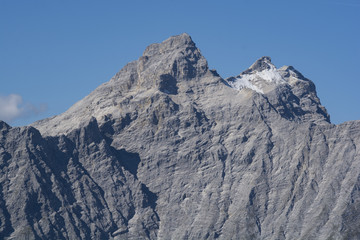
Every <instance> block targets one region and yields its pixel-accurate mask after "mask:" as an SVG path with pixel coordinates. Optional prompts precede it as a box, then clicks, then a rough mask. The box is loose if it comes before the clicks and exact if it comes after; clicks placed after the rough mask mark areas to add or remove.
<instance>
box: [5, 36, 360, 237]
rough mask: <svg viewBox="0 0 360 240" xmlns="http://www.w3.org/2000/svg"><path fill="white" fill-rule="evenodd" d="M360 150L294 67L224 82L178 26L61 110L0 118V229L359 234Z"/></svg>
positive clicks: (353, 127) (76, 233)
mask: <svg viewBox="0 0 360 240" xmlns="http://www.w3.org/2000/svg"><path fill="white" fill-rule="evenodd" d="M226 81H227V82H226ZM34 127H35V128H36V129H38V130H39V131H38V130H36V129H35V128H34ZM40 133H41V134H40ZM358 149H360V121H354V122H349V123H346V124H341V125H337V126H336V125H333V124H331V123H330V121H329V117H328V115H327V113H326V109H325V108H324V107H323V106H321V104H320V100H319V98H318V97H317V95H316V91H315V85H314V84H313V82H311V81H310V80H308V79H306V78H304V77H303V76H302V75H301V74H300V73H299V72H297V71H296V70H295V69H294V68H293V67H287V66H285V67H282V68H280V69H276V68H275V66H274V65H272V63H271V60H270V58H269V57H263V58H261V59H259V60H258V61H256V62H255V63H254V64H253V65H252V66H251V67H250V68H249V69H248V70H247V72H245V73H244V72H243V73H242V74H240V75H238V76H237V77H234V78H232V80H229V79H227V80H224V79H222V78H221V77H220V76H219V75H218V74H216V72H215V71H213V70H208V69H207V64H206V60H205V58H204V57H203V56H202V55H201V54H200V51H199V50H198V49H197V48H196V46H195V44H194V43H193V42H192V40H191V38H190V37H189V36H188V35H187V34H182V35H178V36H175V37H171V38H169V39H167V40H165V41H164V42H162V43H159V44H154V45H151V46H150V47H148V48H147V50H146V51H145V53H144V55H143V56H141V57H140V58H139V59H138V60H136V61H133V62H131V63H129V64H128V65H126V66H125V67H124V68H123V69H122V70H121V71H120V72H119V73H117V74H116V75H115V76H114V77H113V78H112V79H111V81H109V82H106V83H104V84H102V85H101V86H99V87H98V88H97V89H95V90H94V91H93V92H92V93H91V94H90V95H88V96H86V97H85V98H84V99H82V100H81V101H79V102H78V103H76V104H75V105H74V106H72V107H71V108H70V109H69V110H68V111H66V112H65V113H63V114H60V115H58V116H55V117H52V118H49V119H45V120H42V121H39V122H36V123H34V124H33V127H29V126H27V127H20V128H19V127H14V128H10V127H9V126H8V125H7V124H5V123H4V122H1V121H0V166H1V167H0V239H105V240H107V239H114V240H118V239H148V240H156V239H220V240H221V239H224V240H226V239H256V240H257V239H259V240H261V239H270V240H275V239H284V240H286V239H358V236H359V234H360V230H359V229H360V228H359V224H358V223H359V222H360V218H359V216H360V213H359V209H360V187H359V186H360V177H359V176H360V162H359V161H358V160H359V159H360V153H359V151H358Z"/></svg>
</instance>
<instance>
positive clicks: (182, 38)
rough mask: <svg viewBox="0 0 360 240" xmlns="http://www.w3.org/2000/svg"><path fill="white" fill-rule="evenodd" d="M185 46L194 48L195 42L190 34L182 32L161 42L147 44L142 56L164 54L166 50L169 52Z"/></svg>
mask: <svg viewBox="0 0 360 240" xmlns="http://www.w3.org/2000/svg"><path fill="white" fill-rule="evenodd" d="M186 48H196V45H195V43H194V42H193V40H192V39H191V37H190V35H189V34H187V33H183V34H180V35H176V36H172V37H170V38H168V39H166V40H165V41H163V42H162V43H154V44H151V45H149V46H148V47H147V48H146V49H145V51H144V53H143V56H153V55H157V54H164V53H166V52H171V51H174V50H177V49H186Z"/></svg>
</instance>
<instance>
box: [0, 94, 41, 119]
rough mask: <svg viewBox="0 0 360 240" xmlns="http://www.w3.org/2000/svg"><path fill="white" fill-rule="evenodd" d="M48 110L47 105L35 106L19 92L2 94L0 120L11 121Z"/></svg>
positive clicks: (0, 97) (0, 98)
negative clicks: (27, 101) (18, 93)
mask: <svg viewBox="0 0 360 240" xmlns="http://www.w3.org/2000/svg"><path fill="white" fill-rule="evenodd" d="M45 110H46V105H40V106H39V107H37V106H34V105H33V104H31V103H26V102H24V101H23V99H22V97H21V96H20V95H17V94H10V95H8V96H0V120H3V121H5V122H11V121H13V120H15V119H18V118H26V117H29V116H31V115H36V114H39V113H41V112H44V111H45Z"/></svg>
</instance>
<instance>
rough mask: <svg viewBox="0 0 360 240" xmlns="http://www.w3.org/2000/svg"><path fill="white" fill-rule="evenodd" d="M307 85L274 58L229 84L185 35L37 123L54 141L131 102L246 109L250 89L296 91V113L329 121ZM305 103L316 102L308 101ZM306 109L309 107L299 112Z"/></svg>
mask: <svg viewBox="0 0 360 240" xmlns="http://www.w3.org/2000/svg"><path fill="white" fill-rule="evenodd" d="M304 80H305V78H304V77H303V76H302V75H301V74H300V73H298V72H297V71H296V70H294V69H293V68H291V67H288V68H281V69H277V68H276V67H275V65H273V64H272V63H271V58H270V57H262V58H260V59H259V60H257V61H256V62H255V63H254V64H252V65H251V66H250V68H249V69H247V70H246V71H244V72H242V73H241V74H240V75H238V76H237V77H233V78H229V79H227V80H224V79H222V78H221V76H219V75H218V74H217V73H216V71H212V70H209V68H208V64H207V61H206V59H205V58H204V56H203V55H202V54H201V52H200V50H199V49H198V48H197V47H196V45H195V43H194V42H193V41H192V39H191V37H190V36H189V35H188V34H186V33H183V34H180V35H177V36H173V37H170V38H168V39H166V40H165V41H163V42H162V43H155V44H151V45H150V46H148V47H147V48H146V50H145V51H144V54H143V55H142V56H141V57H140V58H139V59H138V60H136V61H133V62H130V63H129V64H127V65H126V66H125V67H124V68H123V69H121V70H120V71H119V72H118V73H117V74H116V75H115V76H114V77H113V78H112V79H111V80H110V81H109V82H107V83H104V84H103V85H101V86H99V87H98V88H97V89H95V90H94V91H93V92H92V93H91V94H90V95H89V96H87V97H85V98H84V99H82V100H81V101H79V102H78V103H76V104H75V105H74V106H72V107H71V108H70V109H69V110H68V111H66V112H65V113H63V114H60V115H58V116H55V117H53V118H49V119H45V120H42V121H39V122H36V123H34V124H33V126H35V127H37V128H39V129H40V131H41V132H42V133H43V134H45V135H48V134H50V135H53V134H58V133H60V132H68V131H71V130H72V129H74V128H77V127H79V126H82V125H84V124H87V123H88V122H89V121H90V119H91V118H92V117H95V118H96V119H97V121H98V122H99V123H103V122H104V121H105V119H108V116H112V117H115V118H117V117H120V116H124V114H125V112H127V111H129V109H127V108H128V106H129V105H130V102H129V101H130V99H131V102H136V101H139V102H140V103H141V104H144V103H143V102H144V101H147V100H146V99H147V98H156V99H159V98H160V99H161V98H164V99H171V100H172V101H174V102H176V104H180V103H181V102H183V103H187V102H189V101H193V99H198V100H199V99H203V100H202V101H203V102H209V105H212V104H216V103H218V102H219V101H220V102H221V101H223V102H224V104H225V102H227V101H229V99H233V98H238V100H237V101H238V104H245V105H246V104H247V103H246V101H247V100H246V99H247V98H248V97H249V96H248V93H245V92H243V91H240V93H239V92H238V91H239V90H242V89H250V90H252V91H253V94H255V93H260V94H266V95H269V94H270V95H271V94H274V95H275V96H279V95H282V94H285V93H286V92H289V91H290V93H289V94H288V95H287V97H286V99H287V98H288V97H289V96H292V95H293V94H295V96H296V98H298V99H299V100H298V101H297V102H295V104H296V106H294V108H300V109H306V111H300V112H301V114H305V113H306V114H307V113H309V114H310V115H313V117H310V115H309V117H310V118H311V119H313V118H314V116H317V115H318V114H319V111H318V112H316V111H317V110H316V109H317V108H318V107H319V108H321V109H322V111H320V112H321V116H320V118H321V119H322V118H324V116H325V118H326V119H328V115H327V113H326V110H325V108H323V107H322V106H321V104H320V100H319V99H318V97H317V95H316V91H315V87H314V86H313V83H312V82H311V81H309V80H307V81H304ZM309 86H310V87H309ZM306 92H307V93H308V94H306ZM305 98H310V100H309V101H308V100H306V101H305V100H304V99H305ZM164 101H167V100H164ZM314 102H315V103H316V104H315V105H314V104H313V103H314ZM140 103H139V104H140ZM287 104H289V103H287ZM301 104H302V105H303V107H299V105H301ZM307 106H308V107H307ZM214 107H217V106H214ZM289 111H293V110H289ZM294 114H295V113H288V115H291V117H290V118H294V116H293V115H294ZM297 114H299V113H296V114H295V115H297ZM301 114H300V115H301ZM314 114H315V115H314ZM317 118H318V117H315V118H314V119H317Z"/></svg>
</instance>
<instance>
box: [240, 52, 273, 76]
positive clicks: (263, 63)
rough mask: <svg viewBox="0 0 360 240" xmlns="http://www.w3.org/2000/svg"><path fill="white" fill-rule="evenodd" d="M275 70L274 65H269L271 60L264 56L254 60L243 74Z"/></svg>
mask: <svg viewBox="0 0 360 240" xmlns="http://www.w3.org/2000/svg"><path fill="white" fill-rule="evenodd" d="M269 69H276V67H275V65H274V64H272V63H271V58H270V57H268V56H264V57H261V58H259V59H258V60H256V61H255V62H254V63H253V64H252V65H251V66H250V67H249V69H247V70H246V71H244V72H243V73H250V72H255V71H256V72H261V71H263V70H269Z"/></svg>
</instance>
